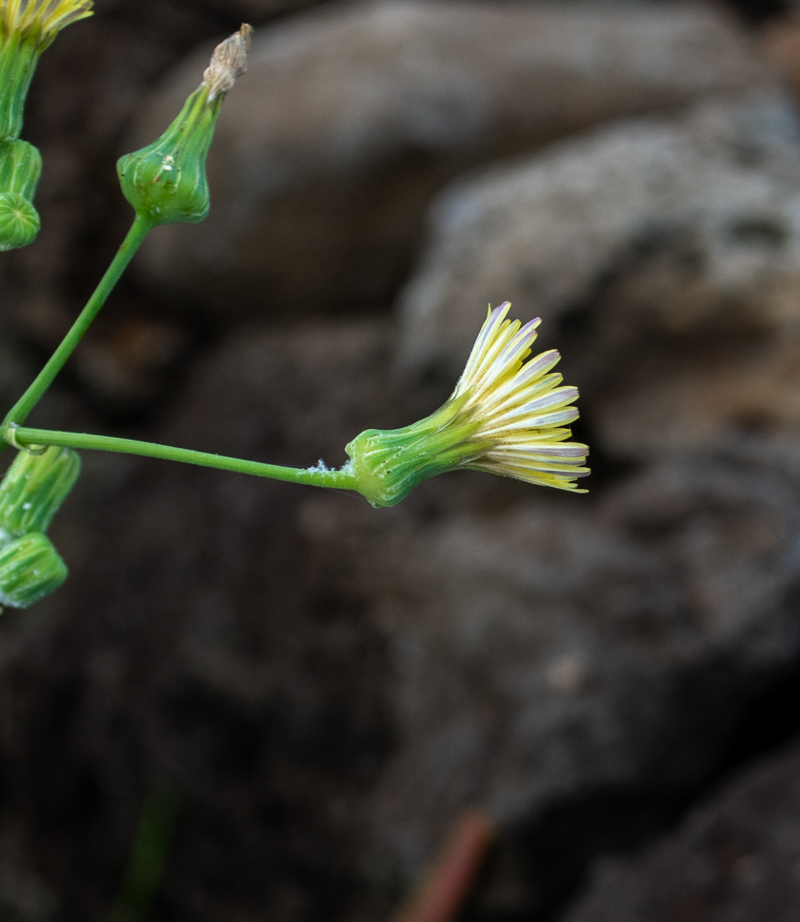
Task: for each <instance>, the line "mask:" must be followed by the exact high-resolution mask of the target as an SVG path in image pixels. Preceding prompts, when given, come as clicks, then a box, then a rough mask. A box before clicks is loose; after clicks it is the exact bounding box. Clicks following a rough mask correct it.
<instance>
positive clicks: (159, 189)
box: [117, 25, 253, 225]
mask: <svg viewBox="0 0 800 922" xmlns="http://www.w3.org/2000/svg"><path fill="white" fill-rule="evenodd" d="M252 32H253V30H252V28H251V27H250V26H248V25H243V26H242V28H241V29H240V31H239V32H237V33H236V34H235V35H232V36H231V37H230V38H229V39H226V40H225V41H224V42H222V44H220V45H218V46H217V48H216V50H215V51H214V56H213V58H212V59H211V64H210V65H209V66H208V68H207V69H206V71H205V73H204V75H203V82H202V83H201V84H200V86H199V87H198V89H197V90H195V91H194V93H192V95H191V96H190V97H189V98H188V99H187V100H186V103H185V104H184V106H183V109H182V110H181V112H180V115H178V117H177V118H176V119H175V121H174V122H173V123H172V124H171V125H170V126H169V128H167V130H166V131H165V132H164V134H163V135H161V137H160V138H159V139H158V140H157V141H154V142H153V143H152V144H150V145H149V146H148V147H145V148H143V149H142V150H139V151H136V152H134V153H132V154H126V155H125V156H124V157H121V158H120V160H119V161H118V163H117V173H118V175H119V181H120V185H121V186H122V193H123V195H124V196H125V198H126V199H127V200H128V201H129V202H130V204H131V205H132V206H133V208H134V210H135V211H136V213H137V215H140V216H142V217H145V218H147V219H148V220H149V221H151V222H152V223H153V224H154V225H156V224H174V223H178V222H188V223H190V224H196V223H197V222H199V221H202V220H204V218H205V217H206V216H207V215H208V210H209V207H210V195H209V191H208V180H207V178H206V158H207V157H208V150H209V148H210V146H211V141H212V140H213V137H214V128H215V127H216V124H217V119H218V118H219V113H220V111H221V109H222V101H223V99H224V97H225V94H226V93H227V92H228V91H229V90H230V89H231V88H232V87H233V85H234V83H235V82H236V78H237V77H239V76H241V75H242V74H243V73H244V72H245V68H246V62H247V51H248V49H249V47H250V37H251V35H252Z"/></svg>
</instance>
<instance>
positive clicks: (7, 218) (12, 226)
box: [0, 192, 41, 253]
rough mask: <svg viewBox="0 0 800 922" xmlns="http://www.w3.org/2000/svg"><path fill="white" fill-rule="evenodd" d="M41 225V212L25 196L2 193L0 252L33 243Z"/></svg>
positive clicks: (0, 194) (14, 193)
mask: <svg viewBox="0 0 800 922" xmlns="http://www.w3.org/2000/svg"><path fill="white" fill-rule="evenodd" d="M40 227H41V221H40V220H39V213H38V212H37V211H36V209H35V208H34V207H33V205H32V204H31V203H30V202H29V201H28V200H27V199H26V198H25V197H24V196H22V195H19V194H17V193H16V192H2V193H0V253H6V252H8V251H9V250H18V249H19V248H20V247H26V246H28V245H29V244H31V243H33V241H34V240H35V239H36V235H37V234H38V233H39V228H40Z"/></svg>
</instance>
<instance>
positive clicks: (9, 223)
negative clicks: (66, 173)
mask: <svg viewBox="0 0 800 922" xmlns="http://www.w3.org/2000/svg"><path fill="white" fill-rule="evenodd" d="M41 174H42V157H41V154H40V153H39V151H38V150H37V149H36V148H35V147H34V146H33V145H32V144H28V143H27V142H26V141H2V142H0V252H6V251H8V250H16V249H18V248H19V247H24V246H28V244H30V243H33V241H34V240H35V239H36V235H37V234H38V233H39V227H40V226H41V222H40V220H39V214H38V212H37V211H36V209H35V208H34V206H33V197H34V195H35V194H36V187H37V186H38V184H39V177H40V176H41Z"/></svg>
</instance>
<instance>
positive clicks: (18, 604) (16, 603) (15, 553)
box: [0, 532, 69, 608]
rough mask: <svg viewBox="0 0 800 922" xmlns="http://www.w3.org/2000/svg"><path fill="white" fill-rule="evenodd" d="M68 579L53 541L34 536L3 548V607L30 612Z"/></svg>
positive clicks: (0, 593)
mask: <svg viewBox="0 0 800 922" xmlns="http://www.w3.org/2000/svg"><path fill="white" fill-rule="evenodd" d="M68 575H69V570H67V565H66V564H65V563H64V561H63V560H62V559H61V557H60V556H59V554H58V551H56V549H55V548H54V547H53V545H52V544H51V542H50V539H49V538H47V537H46V536H45V535H43V534H40V533H39V532H31V534H29V535H25V536H23V537H22V538H17V539H16V540H15V541H12V542H11V543H9V544H6V545H5V546H4V547H2V548H0V606H10V607H11V608H30V607H31V605H33V604H35V603H36V602H39V601H40V600H41V599H43V598H44V597H45V596H48V595H50V593H51V592H55V590H56V589H58V587H59V586H60V585H61V584H62V583H63V582H64V580H65V579H66V578H67V576H68Z"/></svg>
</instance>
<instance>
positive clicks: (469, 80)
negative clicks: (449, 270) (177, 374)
mask: <svg viewBox="0 0 800 922" xmlns="http://www.w3.org/2000/svg"><path fill="white" fill-rule="evenodd" d="M208 52H209V49H208V47H204V48H203V49H202V50H200V51H198V53H197V55H195V56H193V57H192V58H190V59H188V60H187V61H186V62H185V64H184V65H183V66H182V67H181V69H180V70H179V71H178V72H177V73H176V74H174V76H173V77H172V78H171V79H170V80H168V81H167V82H166V83H165V84H164V85H163V86H162V87H161V89H160V90H159V91H157V92H156V93H155V94H154V95H153V96H152V98H151V99H150V100H149V102H148V103H147V104H146V105H145V106H144V108H143V110H142V113H141V117H140V118H139V119H138V121H137V124H136V129H135V138H133V139H132V140H131V141H130V143H129V148H130V149H133V148H134V147H135V146H140V145H143V144H145V143H149V142H150V141H151V140H152V139H153V138H154V137H156V136H157V135H158V134H160V132H161V131H163V129H164V128H165V127H166V125H167V124H169V122H170V121H171V120H172V119H173V118H174V116H175V114H176V113H177V112H178V111H179V109H180V106H181V104H182V102H183V100H184V99H185V97H186V95H187V94H188V92H189V91H191V90H192V89H193V88H194V87H195V86H196V85H197V83H198V81H199V78H200V74H201V73H202V70H203V68H204V66H205V63H206V61H207V58H208ZM769 79H771V77H770V74H769V71H768V68H767V67H766V66H765V65H764V64H763V63H762V62H761V61H760V60H759V59H758V56H757V54H756V53H755V51H754V48H751V47H750V45H749V43H748V42H747V40H746V39H745V38H744V37H743V36H742V35H740V34H739V33H738V32H737V30H736V28H735V27H734V26H733V25H732V23H731V22H729V21H728V20H727V19H726V18H725V17H724V16H722V15H721V14H719V13H715V12H712V11H710V10H702V9H699V8H698V9H693V8H678V9H675V8H669V9H661V10H660V9H647V8H642V9H633V8H627V7H626V8H624V9H623V8H620V9H614V8H613V7H602V6H601V7H598V8H591V7H581V6H577V7H575V6H568V7H562V6H559V7H542V6H539V5H536V4H534V5H519V4H513V5H512V4H504V3H500V4H473V3H452V2H447V3H435V4H431V3H424V2H420V3H414V2H408V0H390V2H383V3H377V4H372V3H370V4H360V5H356V6H344V7H343V6H336V5H334V6H330V7H328V8H326V9H322V10H317V11H314V12H313V13H309V14H308V15H306V16H303V17H297V18H294V19H292V20H291V21H289V22H286V23H281V24H279V25H277V26H275V27H273V28H271V29H270V30H269V31H266V30H265V31H263V32H262V33H261V34H260V35H257V36H256V40H255V42H254V47H253V53H252V56H251V61H250V66H249V73H248V75H247V77H246V79H243V80H241V81H240V83H239V84H238V85H237V87H236V91H235V92H234V93H231V95H230V98H229V99H228V100H227V101H226V103H225V108H224V110H223V114H222V117H221V119H220V123H219V128H218V131H217V138H216V141H215V144H214V147H213V148H212V152H211V156H210V160H209V177H210V182H211V188H212V210H211V216H210V217H209V219H208V220H207V221H206V222H205V223H203V224H202V225H198V226H196V227H184V226H177V225H175V226H170V227H165V228H159V229H158V230H157V231H156V232H155V233H154V234H153V237H152V239H151V240H150V241H149V243H148V245H147V246H146V248H145V249H144V250H143V254H142V266H143V270H144V271H145V272H146V275H147V278H148V279H149V280H150V282H151V283H152V284H153V285H167V286H170V287H172V288H173V289H174V290H180V291H183V292H189V293H191V295H192V296H194V297H196V298H198V299H199V300H202V301H205V302H206V303H207V304H209V305H211V306H212V307H213V308H214V309H215V310H216V311H217V312H218V313H219V314H220V315H221V316H223V317H230V316H236V315H241V314H243V313H248V312H250V313H252V312H256V311H258V312H261V313H269V314H271V315H273V316H276V317H277V316H280V315H281V313H285V314H286V315H287V316H291V317H295V316H297V315H298V314H303V313H308V312H312V311H335V310H338V309H352V308H357V307H363V306H371V305H375V304H378V305H383V304H384V303H385V302H386V301H387V299H389V298H390V297H392V296H393V294H394V292H395V290H396V288H397V286H398V284H399V283H400V281H401V280H402V278H403V275H404V273H405V271H406V269H407V266H408V263H409V260H410V258H411V254H412V252H413V249H414V246H415V243H416V240H417V238H418V235H419V232H420V229H421V226H422V216H423V213H424V209H425V207H426V205H427V203H428V202H429V200H430V199H431V197H432V196H433V195H434V193H435V192H436V191H438V190H439V189H441V188H442V187H443V186H444V185H445V184H446V183H447V182H448V181H449V180H450V179H452V178H453V177H454V176H455V175H456V174H458V173H460V172H462V171H463V170H464V169H466V168H469V167H471V166H474V165H475V164H479V163H482V162H485V161H487V160H490V159H493V158H496V157H499V156H505V155H508V154H511V153H515V152H519V151H523V150H528V149H530V148H531V147H535V146H537V145H540V144H542V143H544V142H547V141H551V140H553V139H555V138H559V137H562V136H563V135H566V134H569V133H571V132H575V131H579V130H582V129H584V128H586V127H588V126H591V125H596V124H597V123H599V122H602V121H604V120H607V119H609V118H617V117H620V116H624V115H630V114H633V113H639V112H648V111H652V110H655V109H665V108H670V107H674V106H675V105H678V104H681V103H685V102H687V101H688V100H691V99H694V98H696V97H697V96H699V95H702V94H707V93H709V92H715V91H730V90H741V89H743V88H744V87H746V86H749V85H752V84H753V83H764V82H765V81H767V80H769Z"/></svg>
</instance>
